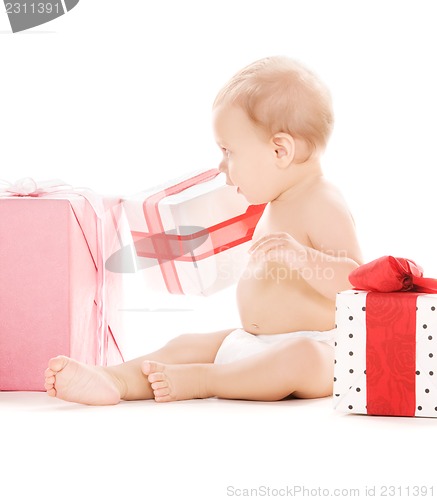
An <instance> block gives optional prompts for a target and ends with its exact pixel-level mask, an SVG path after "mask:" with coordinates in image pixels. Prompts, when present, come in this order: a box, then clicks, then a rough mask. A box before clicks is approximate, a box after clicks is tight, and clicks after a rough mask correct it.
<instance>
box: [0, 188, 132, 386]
mask: <svg viewBox="0 0 437 500" xmlns="http://www.w3.org/2000/svg"><path fill="white" fill-rule="evenodd" d="M29 184H30V186H31V187H30V188H29ZM23 185H24V187H23ZM32 185H33V187H32ZM2 191H3V192H2V193H0V390H35V391H39V390H44V385H43V384H44V370H45V369H46V367H47V362H48V360H49V359H50V358H51V357H53V356H57V355H59V354H64V355H67V356H71V357H73V358H75V359H77V360H79V361H82V362H85V363H87V364H100V365H108V364H114V363H118V362H121V361H122V360H123V357H122V354H121V348H120V342H121V334H122V324H121V316H120V313H119V311H118V309H119V305H120V304H119V301H120V300H121V293H122V290H121V279H120V278H121V277H120V276H115V275H112V274H111V273H108V272H107V271H106V270H105V267H104V262H105V256H106V254H107V253H108V252H110V253H112V252H114V251H115V250H116V249H117V248H119V247H117V245H119V242H118V236H117V232H118V229H119V224H120V222H121V216H122V213H121V207H122V206H121V200H120V199H115V198H114V199H110V198H106V199H102V198H100V197H99V196H97V195H95V194H94V193H92V192H90V191H87V190H76V191H75V190H72V189H71V188H69V187H68V186H63V185H62V184H60V183H56V182H55V183H45V185H44V186H43V187H41V186H40V187H38V186H37V185H36V184H35V183H34V182H33V181H32V180H26V181H25V182H24V183H21V185H18V187H17V186H15V187H14V186H7V187H6V188H5V187H3V190H2Z"/></svg>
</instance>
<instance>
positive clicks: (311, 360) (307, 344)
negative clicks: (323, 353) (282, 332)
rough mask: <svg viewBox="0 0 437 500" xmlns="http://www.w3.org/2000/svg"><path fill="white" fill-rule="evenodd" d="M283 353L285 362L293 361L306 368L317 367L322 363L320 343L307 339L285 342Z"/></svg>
mask: <svg viewBox="0 0 437 500" xmlns="http://www.w3.org/2000/svg"><path fill="white" fill-rule="evenodd" d="M281 347H282V348H281V352H282V353H283V357H284V360H285V361H287V360H288V361H290V360H291V359H292V360H293V362H294V363H296V362H300V363H302V364H304V365H306V366H308V367H309V366H311V365H316V364H318V363H319V361H320V349H319V345H318V342H316V341H315V340H311V339H308V338H305V337H302V338H297V339H287V340H284V342H283V343H282V346H281Z"/></svg>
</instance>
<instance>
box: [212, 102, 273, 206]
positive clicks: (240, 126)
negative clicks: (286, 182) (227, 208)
mask: <svg viewBox="0 0 437 500" xmlns="http://www.w3.org/2000/svg"><path fill="white" fill-rule="evenodd" d="M213 128H214V134H215V138H216V142H217V144H218V146H219V147H220V149H221V151H222V154H223V159H222V161H221V162H220V165H219V169H220V171H221V172H224V173H225V174H226V178H227V183H228V184H230V185H234V186H237V187H238V191H239V192H241V193H242V194H243V195H244V196H245V197H246V199H247V200H248V202H249V203H251V204H260V203H267V202H269V201H272V200H273V199H275V198H276V197H277V196H279V194H280V192H281V188H280V186H279V185H278V179H277V175H276V173H277V169H276V165H275V148H274V145H273V144H272V142H271V141H270V140H269V138H268V137H267V135H266V134H265V133H263V132H262V131H261V130H260V129H259V128H258V127H256V126H255V125H254V124H253V123H252V121H251V120H250V119H249V117H248V116H247V115H246V113H245V112H244V111H243V110H242V109H241V108H239V107H237V106H229V105H222V106H218V107H217V108H215V109H214V112H213Z"/></svg>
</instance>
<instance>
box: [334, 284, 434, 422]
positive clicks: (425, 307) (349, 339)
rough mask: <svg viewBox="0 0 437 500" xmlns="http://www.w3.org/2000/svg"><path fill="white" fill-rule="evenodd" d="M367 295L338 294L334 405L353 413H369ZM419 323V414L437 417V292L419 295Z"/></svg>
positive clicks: (417, 381)
mask: <svg viewBox="0 0 437 500" xmlns="http://www.w3.org/2000/svg"><path fill="white" fill-rule="evenodd" d="M366 295H367V292H362V291H352V290H349V291H345V292H341V293H339V294H337V298H336V299H337V302H336V320H335V322H336V328H337V329H336V345H335V359H336V364H335V379H334V391H333V392H334V396H335V398H334V406H335V408H336V409H338V410H340V411H346V412H350V413H364V414H365V413H367V409H366V406H367V404H366V403H367V387H366V376H367V375H366V373H367V371H366V368H367V367H366V345H365V339H366V327H365V325H366ZM416 324H417V329H416V332H417V337H416V341H417V343H416V352H415V353H414V354H415V358H416V370H415V381H416V389H415V397H416V415H417V416H420V417H434V418H437V384H436V383H435V376H434V374H435V373H436V372H437V370H436V367H437V360H436V356H435V355H437V294H422V295H419V296H418V297H417V303H416ZM393 350H395V349H392V351H391V352H393Z"/></svg>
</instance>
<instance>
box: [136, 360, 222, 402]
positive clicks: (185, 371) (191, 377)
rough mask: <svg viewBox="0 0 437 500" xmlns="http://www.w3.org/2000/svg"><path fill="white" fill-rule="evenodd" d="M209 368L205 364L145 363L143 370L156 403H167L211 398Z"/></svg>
mask: <svg viewBox="0 0 437 500" xmlns="http://www.w3.org/2000/svg"><path fill="white" fill-rule="evenodd" d="M207 368H208V365H203V364H190V365H164V364H162V363H157V362H155V361H144V362H143V365H142V368H141V369H142V372H143V373H144V374H145V375H147V378H148V380H149V382H150V385H151V386H152V389H153V394H154V396H155V401H157V402H158V403H165V402H168V401H181V400H184V399H203V398H209V397H211V396H212V394H209V393H208V391H207V388H206V375H207Z"/></svg>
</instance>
